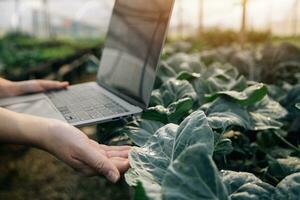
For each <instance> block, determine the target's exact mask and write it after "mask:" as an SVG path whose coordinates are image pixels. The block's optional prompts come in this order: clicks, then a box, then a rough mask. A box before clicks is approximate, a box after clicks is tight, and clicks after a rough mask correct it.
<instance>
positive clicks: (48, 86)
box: [37, 80, 69, 90]
mask: <svg viewBox="0 0 300 200" xmlns="http://www.w3.org/2000/svg"><path fill="white" fill-rule="evenodd" d="M37 82H38V84H39V85H40V87H41V88H43V89H44V90H55V89H65V88H67V87H68V86H69V83H68V82H59V81H48V80H38V81H37Z"/></svg>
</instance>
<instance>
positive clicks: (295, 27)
mask: <svg viewBox="0 0 300 200" xmlns="http://www.w3.org/2000/svg"><path fill="white" fill-rule="evenodd" d="M298 7H299V0H295V4H294V6H293V9H294V12H293V13H294V14H293V15H294V17H293V18H294V20H293V34H294V36H297V35H298Z"/></svg>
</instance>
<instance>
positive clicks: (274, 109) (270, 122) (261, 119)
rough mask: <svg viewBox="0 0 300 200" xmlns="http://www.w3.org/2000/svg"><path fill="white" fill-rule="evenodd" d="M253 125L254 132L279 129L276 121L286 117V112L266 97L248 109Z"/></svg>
mask: <svg viewBox="0 0 300 200" xmlns="http://www.w3.org/2000/svg"><path fill="white" fill-rule="evenodd" d="M248 110H249V113H250V115H251V118H252V119H253V121H254V123H255V128H254V130H267V129H279V128H280V127H282V123H281V122H279V121H278V119H281V118H283V117H285V116H286V114H287V111H286V110H285V109H284V108H283V107H282V106H281V105H280V104H279V103H278V102H276V101H274V100H272V99H271V98H269V97H268V96H266V97H265V98H264V99H263V100H261V101H260V102H258V103H256V104H255V105H253V106H250V107H249V108H248Z"/></svg>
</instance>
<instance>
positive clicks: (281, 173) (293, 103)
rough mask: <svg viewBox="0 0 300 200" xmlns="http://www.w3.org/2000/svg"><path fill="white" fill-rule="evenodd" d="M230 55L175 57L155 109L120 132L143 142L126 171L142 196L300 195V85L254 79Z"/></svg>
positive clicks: (237, 198) (155, 96) (161, 79)
mask: <svg viewBox="0 0 300 200" xmlns="http://www.w3.org/2000/svg"><path fill="white" fill-rule="evenodd" d="M218 51H220V52H222V51H224V52H227V54H228V55H234V54H235V50H233V51H227V50H226V49H223V50H222V49H220V50H218ZM224 52H223V53H222V54H225V53H224ZM239 53H240V54H242V53H245V52H237V54H239ZM228 55H227V56H224V55H219V54H218V56H219V57H218V58H216V57H215V56H216V55H214V56H212V59H211V58H209V57H210V52H200V53H194V54H186V53H183V52H181V53H178V54H173V55H170V57H169V58H166V60H164V61H163V62H162V63H161V66H160V68H159V70H158V77H157V80H156V82H155V90H154V91H153V93H152V97H151V102H150V106H149V108H148V109H147V111H145V113H143V115H142V116H141V117H139V118H137V119H136V120H134V121H133V122H131V123H130V124H128V125H126V126H125V127H121V128H118V130H117V133H119V134H126V135H127V136H128V137H129V138H130V140H131V142H132V143H133V144H135V145H136V146H134V147H133V148H132V150H131V152H130V155H129V161H130V164H131V169H130V170H129V171H128V172H127V173H126V174H125V177H126V181H127V183H128V184H129V185H130V186H134V187H136V188H137V189H136V199H139V198H141V199H150V200H152V199H155V200H161V199H170V200H173V199H175V200H176V199H180V200H181V199H234V200H244V199H245V200H248V199H270V200H277V199H292V200H293V199H295V200H296V199H299V198H300V168H299V166H300V165H299V163H300V162H299V158H300V137H299V133H300V87H299V84H300V83H298V84H291V82H289V81H288V80H284V79H283V80H280V81H278V82H273V83H271V84H265V83H261V82H256V81H253V80H252V81H249V80H248V79H247V78H246V76H245V75H241V74H240V71H242V72H243V68H241V67H240V66H238V68H236V67H234V66H233V65H232V63H234V62H232V60H230V59H229V58H230V57H229V56H228ZM244 55H248V56H249V55H251V54H250V53H249V52H248V53H247V54H243V55H239V56H240V57H239V58H241V60H243V61H245V62H249V63H251V62H252V63H255V62H254V61H253V60H251V59H252V58H250V57H247V56H244ZM206 59H209V60H210V61H209V62H207V60H206ZM265 59H266V58H265ZM227 60H228V62H230V63H231V64H228V63H227ZM241 60H240V61H241ZM264 61H265V62H262V61H261V63H268V62H267V60H264ZM283 62H285V63H286V61H283ZM283 62H282V63H283ZM291 62H298V61H291ZM299 62H300V61H299ZM204 63H206V64H204ZM208 63H209V64H208ZM241 63H242V64H245V63H243V62H241ZM282 63H281V64H280V62H279V63H278V66H279V65H280V66H281V67H280V69H281V70H282V71H284V72H285V73H288V72H287V70H286V69H283V66H289V67H290V65H287V64H282ZM276 66H277V64H276ZM295 66H298V64H293V69H296V67H295ZM259 70H260V69H259V68H257V71H258V72H259ZM292 73H294V70H293V71H292ZM285 75H286V77H288V78H289V77H294V78H295V77H297V73H296V74H295V73H294V74H285ZM294 75H295V76H294ZM278 76H279V75H278ZM299 80H300V79H299ZM112 134H113V135H116V133H115V132H113V133H112Z"/></svg>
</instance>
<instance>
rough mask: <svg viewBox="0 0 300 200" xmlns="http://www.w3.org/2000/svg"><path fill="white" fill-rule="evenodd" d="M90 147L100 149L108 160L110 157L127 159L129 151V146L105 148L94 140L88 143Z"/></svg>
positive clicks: (105, 146)
mask: <svg viewBox="0 0 300 200" xmlns="http://www.w3.org/2000/svg"><path fill="white" fill-rule="evenodd" d="M90 143H91V145H92V146H94V147H95V148H100V149H101V150H103V151H105V152H106V156H107V157H108V158H111V157H121V158H128V154H129V151H130V149H131V147H130V146H107V145H102V144H99V143H97V142H95V141H94V140H91V141H90Z"/></svg>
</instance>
